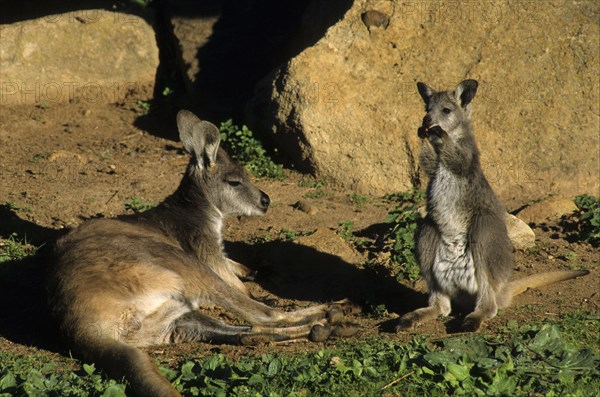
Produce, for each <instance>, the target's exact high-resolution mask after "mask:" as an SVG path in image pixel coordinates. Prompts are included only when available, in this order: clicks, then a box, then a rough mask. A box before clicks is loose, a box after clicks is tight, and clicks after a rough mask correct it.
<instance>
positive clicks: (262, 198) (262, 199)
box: [260, 190, 271, 212]
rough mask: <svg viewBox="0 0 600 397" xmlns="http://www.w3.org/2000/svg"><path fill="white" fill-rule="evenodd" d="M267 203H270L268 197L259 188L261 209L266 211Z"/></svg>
mask: <svg viewBox="0 0 600 397" xmlns="http://www.w3.org/2000/svg"><path fill="white" fill-rule="evenodd" d="M269 204H271V199H270V198H269V196H268V195H267V193H265V192H263V191H262V190H261V191H260V205H261V208H262V210H263V211H265V212H266V211H267V208H269Z"/></svg>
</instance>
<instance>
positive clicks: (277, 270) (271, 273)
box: [226, 241, 427, 314]
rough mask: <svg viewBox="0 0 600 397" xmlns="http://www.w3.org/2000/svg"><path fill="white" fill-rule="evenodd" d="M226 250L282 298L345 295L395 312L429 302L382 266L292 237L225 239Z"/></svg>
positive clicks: (324, 299)
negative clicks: (363, 265) (263, 240)
mask: <svg viewBox="0 0 600 397" xmlns="http://www.w3.org/2000/svg"><path fill="white" fill-rule="evenodd" d="M226 250H227V252H228V253H229V254H230V256H231V258H232V259H234V260H237V261H239V262H241V263H244V264H246V265H247V266H249V267H251V268H253V269H255V270H257V282H258V283H259V284H260V285H261V286H262V287H263V288H265V289H266V290H268V291H270V292H272V293H273V294H275V295H277V296H279V297H282V298H286V299H292V300H296V299H297V300H309V301H314V302H328V301H332V300H339V299H344V298H348V299H350V300H352V301H353V302H355V303H357V304H360V305H363V306H377V305H381V304H383V305H385V307H386V308H387V310H388V311H390V312H394V313H398V314H403V313H406V312H408V311H411V310H414V309H416V308H418V307H422V306H425V305H426V304H427V295H426V294H423V293H420V292H418V291H415V290H413V289H412V288H409V287H407V286H404V285H402V284H400V283H399V282H398V281H397V280H396V279H395V278H393V277H392V276H391V275H389V274H386V273H385V272H383V271H379V270H380V269H376V268H360V267H358V266H356V265H353V264H350V263H347V262H345V261H343V260H342V259H341V258H340V257H338V256H335V255H330V254H327V253H324V252H320V251H318V250H316V249H314V248H311V247H307V246H304V245H300V244H296V243H293V242H282V241H272V242H266V243H258V244H253V245H249V244H246V243H242V242H235V243H227V244H226ZM381 270H383V269H381Z"/></svg>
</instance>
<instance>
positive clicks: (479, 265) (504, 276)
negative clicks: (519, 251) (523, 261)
mask: <svg viewBox="0 0 600 397" xmlns="http://www.w3.org/2000/svg"><path fill="white" fill-rule="evenodd" d="M469 244H470V246H471V252H472V255H473V261H474V262H475V269H476V276H475V277H476V278H477V286H478V290H477V299H476V302H475V310H473V312H472V313H470V314H469V315H467V316H466V317H465V319H464V321H463V326H462V328H463V330H464V331H471V332H474V331H477V330H478V329H479V328H480V327H481V325H482V324H483V322H484V321H486V320H489V319H491V318H493V317H495V316H496V313H497V312H498V304H497V301H496V294H497V293H498V292H500V296H501V297H502V293H501V291H502V289H503V287H504V285H506V283H507V282H508V280H509V278H510V274H511V271H512V264H513V262H512V245H511V242H510V240H509V239H508V234H507V232H506V226H505V223H504V220H503V219H501V218H500V217H499V216H498V214H495V213H492V212H482V213H480V214H478V215H477V216H474V217H473V219H472V220H471V229H470V231H469Z"/></svg>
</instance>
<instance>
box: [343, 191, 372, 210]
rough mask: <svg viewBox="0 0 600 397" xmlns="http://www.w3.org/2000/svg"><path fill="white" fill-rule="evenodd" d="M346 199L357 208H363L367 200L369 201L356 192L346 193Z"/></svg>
mask: <svg viewBox="0 0 600 397" xmlns="http://www.w3.org/2000/svg"><path fill="white" fill-rule="evenodd" d="M348 200H349V201H350V203H352V204H354V205H356V206H357V207H358V208H363V207H364V206H365V205H366V204H367V203H368V202H369V201H371V200H370V199H369V198H368V197H367V196H361V195H360V194H358V193H350V194H349V195H348Z"/></svg>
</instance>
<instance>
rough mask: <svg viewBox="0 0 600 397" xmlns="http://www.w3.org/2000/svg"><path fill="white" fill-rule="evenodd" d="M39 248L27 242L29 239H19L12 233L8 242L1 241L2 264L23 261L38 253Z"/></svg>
mask: <svg viewBox="0 0 600 397" xmlns="http://www.w3.org/2000/svg"><path fill="white" fill-rule="evenodd" d="M38 248H39V247H35V246H33V245H31V244H29V242H28V241H27V238H26V237H24V238H19V236H18V235H17V233H11V234H10V236H8V238H7V239H6V240H1V241H0V263H2V262H7V261H13V260H19V259H23V258H25V257H27V256H29V255H33V254H35V253H36V251H37V250H38Z"/></svg>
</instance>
